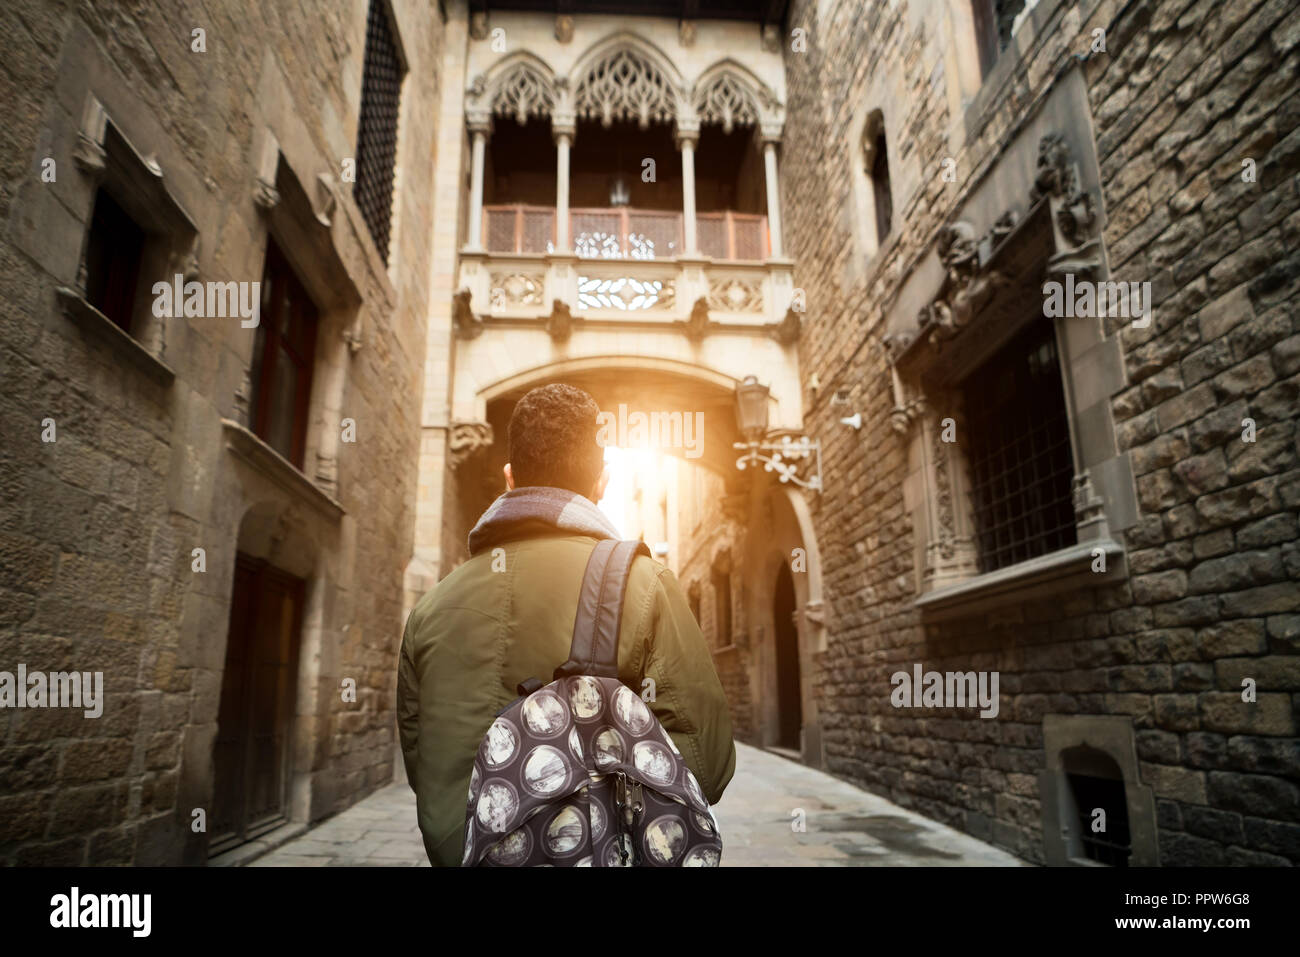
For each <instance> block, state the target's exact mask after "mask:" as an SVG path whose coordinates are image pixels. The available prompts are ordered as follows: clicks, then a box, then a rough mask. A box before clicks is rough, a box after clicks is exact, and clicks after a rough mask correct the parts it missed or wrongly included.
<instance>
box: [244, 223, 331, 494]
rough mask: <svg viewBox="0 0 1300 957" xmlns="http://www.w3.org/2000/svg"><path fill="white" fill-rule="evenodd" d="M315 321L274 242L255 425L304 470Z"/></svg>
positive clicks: (258, 354)
mask: <svg viewBox="0 0 1300 957" xmlns="http://www.w3.org/2000/svg"><path fill="white" fill-rule="evenodd" d="M316 322H317V312H316V306H315V304H314V303H313V302H312V301H311V299H310V298H309V297H308V295H307V290H305V289H304V288H303V286H302V283H301V282H300V281H299V279H298V277H297V276H296V275H294V272H293V270H292V268H291V267H290V266H289V262H288V260H286V259H285V257H284V253H282V252H281V251H280V247H278V246H277V245H276V244H275V242H274V241H270V242H269V244H268V246H267V249H266V268H265V271H264V272H263V273H262V309H261V313H260V321H259V322H258V325H257V339H256V341H255V342H254V345H253V374H252V378H253V402H252V414H251V416H250V418H251V428H252V430H253V432H254V433H255V434H256V435H257V436H258V437H259V438H261V439H262V440H263V441H264V442H266V444H267V445H269V446H271V448H273V449H275V450H276V451H277V452H279V453H280V454H281V455H283V456H284V457H285V458H286V459H288V460H289V461H290V462H292V463H293V464H294V465H295V466H297V467H298V468H300V469H301V468H302V463H303V455H304V452H305V451H306V446H307V414H308V403H309V402H310V400H311V381H312V373H313V371H314V366H315V359H316Z"/></svg>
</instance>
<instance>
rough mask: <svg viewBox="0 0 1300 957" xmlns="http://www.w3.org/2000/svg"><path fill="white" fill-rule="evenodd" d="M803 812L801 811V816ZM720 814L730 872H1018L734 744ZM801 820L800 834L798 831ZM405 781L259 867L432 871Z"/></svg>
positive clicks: (799, 768)
mask: <svg viewBox="0 0 1300 957" xmlns="http://www.w3.org/2000/svg"><path fill="white" fill-rule="evenodd" d="M800 812H802V813H800ZM714 813H715V814H716V816H717V818H718V823H719V825H721V828H722V836H723V840H724V842H725V844H724V847H725V849H724V851H723V855H722V863H723V865H724V866H733V867H746V866H773V865H775V866H781V865H785V866H794V867H872V866H889V867H900V866H901V867H929V866H954V867H968V866H997V865H1003V866H1019V865H1020V864H1021V861H1019V860H1018V859H1017V858H1015V857H1013V856H1011V855H1010V854H1007V853H1006V852H1004V851H1001V850H998V849H997V848H994V847H991V846H989V845H988V844H985V843H983V842H982V841H978V840H976V839H975V838H973V837H970V836H969V835H966V834H963V833H961V832H960V831H956V830H954V829H952V828H950V827H945V826H944V825H942V824H937V823H935V822H934V821H930V820H928V819H927V818H924V817H922V816H921V815H919V814H916V813H914V812H912V811H908V810H906V809H904V808H901V807H899V806H898V805H896V804H892V803H890V802H889V801H886V800H884V799H883V798H879V797H876V796H875V795H873V794H870V793H868V792H866V791H863V790H861V789H859V788H856V787H854V786H853V785H851V784H848V783H846V782H844V781H840V780H839V779H837V778H834V777H831V776H830V775H829V774H825V773H823V772H821V771H817V770H814V769H812V768H809V767H806V766H805V765H802V764H798V763H796V762H794V761H790V760H787V759H785V758H782V757H780V756H779V755H776V754H772V753H770V752H768V751H763V750H760V749H758V748H754V747H750V746H749V745H744V744H737V745H736V776H735V777H734V778H733V779H732V782H731V784H730V785H729V786H728V787H727V793H726V794H725V795H724V796H723V798H722V801H721V802H720V803H719V804H718V805H717V806H716V807H715V809H714ZM800 821H802V823H803V825H804V829H803V830H797V829H796V827H797V825H798V824H799V822H800ZM428 863H429V862H428V859H427V858H426V857H425V854H424V846H423V844H422V843H421V842H420V831H419V828H418V827H417V826H416V823H415V798H414V795H413V794H412V792H411V790H410V788H409V787H408V786H407V785H406V783H405V782H404V781H399V782H396V783H394V784H391V785H389V786H388V787H386V788H383V789H382V790H380V791H378V792H376V793H375V794H372V795H371V796H370V797H368V798H366V799H365V800H364V801H361V802H360V803H358V804H356V805H355V806H353V807H351V808H349V809H348V810H346V811H344V812H342V813H341V814H338V815H335V816H334V817H332V818H330V819H329V820H328V821H326V822H325V823H323V824H321V825H320V826H319V827H316V828H313V829H312V830H310V831H308V832H306V833H305V834H302V835H300V836H299V837H297V838H295V839H293V840H291V841H289V842H287V843H285V844H282V845H281V846H280V847H278V848H276V849H275V850H273V851H271V852H270V853H268V854H265V855H263V856H262V857H260V858H257V859H256V860H255V861H253V865H254V866H259V867H286V866H301V867H305V866H322V867H323V866H341V867H348V866H352V867H355V866H379V867H411V866H428Z"/></svg>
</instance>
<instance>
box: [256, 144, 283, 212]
mask: <svg viewBox="0 0 1300 957" xmlns="http://www.w3.org/2000/svg"><path fill="white" fill-rule="evenodd" d="M279 167H280V143H279V141H278V140H277V139H276V138H275V134H274V133H272V132H271V131H270V130H267V131H266V134H265V139H263V140H262V155H261V158H260V159H259V160H258V163H257V180H256V182H255V183H254V185H253V202H254V203H256V204H257V208H258V209H260V210H262V212H264V213H269V212H270V211H271V210H273V209H275V207H276V206H278V205H279V204H280V191H279V190H277V189H276V188H275V174H276V171H277V170H278V169H279Z"/></svg>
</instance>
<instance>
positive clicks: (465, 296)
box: [451, 289, 483, 339]
mask: <svg viewBox="0 0 1300 957" xmlns="http://www.w3.org/2000/svg"><path fill="white" fill-rule="evenodd" d="M472 295H473V293H471V292H470V291H469V290H468V289H461V290H460V291H459V292H457V293H456V294H455V295H454V296H452V297H451V321H452V325H453V326H454V327H455V330H456V335H457V336H459V337H460V338H462V339H476V338H478V337H479V336H480V335H482V334H483V320H482V319H480V318H479V317H478V316H476V315H474V310H473V309H472V308H471V307H470V298H471V296H472Z"/></svg>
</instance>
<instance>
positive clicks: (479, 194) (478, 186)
mask: <svg viewBox="0 0 1300 957" xmlns="http://www.w3.org/2000/svg"><path fill="white" fill-rule="evenodd" d="M491 129H492V117H491V116H471V117H470V118H469V132H470V137H471V144H472V145H471V147H470V181H469V242H468V243H467V245H468V247H469V248H470V249H482V248H483V153H484V151H485V149H486V148H487V137H488V133H489V132H490V131H491Z"/></svg>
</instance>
